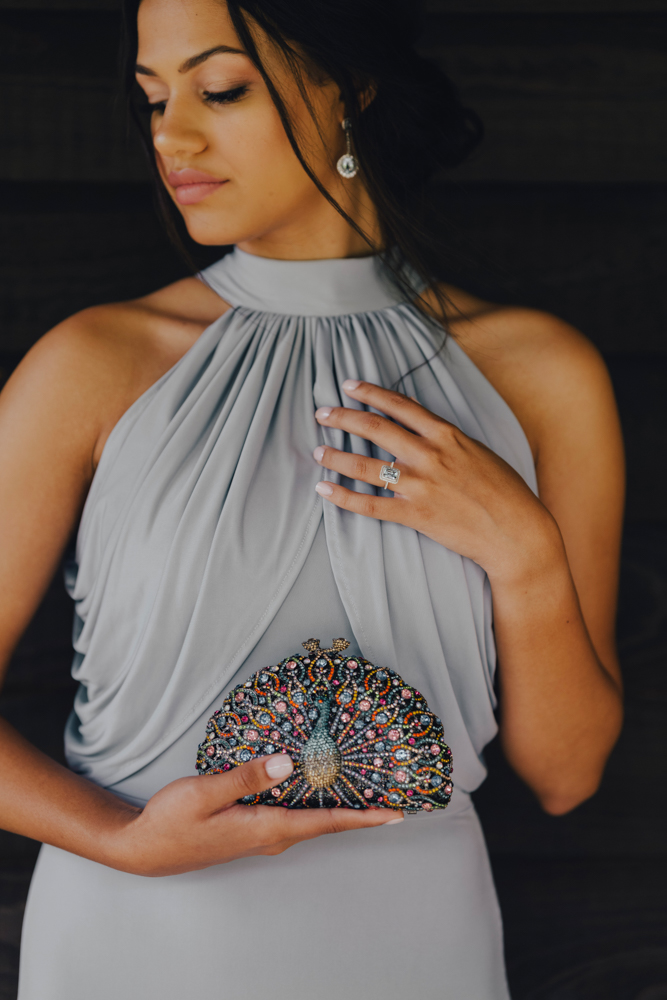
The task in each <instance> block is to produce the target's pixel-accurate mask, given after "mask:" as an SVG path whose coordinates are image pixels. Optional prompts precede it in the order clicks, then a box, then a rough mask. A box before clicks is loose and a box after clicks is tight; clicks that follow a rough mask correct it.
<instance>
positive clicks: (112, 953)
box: [19, 249, 536, 1000]
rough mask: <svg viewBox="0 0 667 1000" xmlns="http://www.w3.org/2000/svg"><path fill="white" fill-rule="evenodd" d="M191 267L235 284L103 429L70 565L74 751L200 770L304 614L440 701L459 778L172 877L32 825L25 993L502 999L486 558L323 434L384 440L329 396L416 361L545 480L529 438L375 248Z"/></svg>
mask: <svg viewBox="0 0 667 1000" xmlns="http://www.w3.org/2000/svg"><path fill="white" fill-rule="evenodd" d="M202 278H203V280H205V281H206V282H207V284H208V285H209V286H210V287H211V288H213V289H214V290H215V291H216V292H217V293H218V294H219V295H220V296H221V297H222V298H223V299H224V300H225V301H226V302H227V303H229V304H230V305H231V308H230V309H229V310H228V311H227V312H225V313H224V315H222V316H221V317H220V319H218V320H217V321H216V322H214V323H213V324H211V326H209V327H208V328H207V329H206V330H205V331H204V332H203V333H202V334H201V336H200V337H199V338H198V340H197V341H196V343H195V344H194V345H193V346H192V347H191V349H190V350H189V351H188V352H187V353H186V354H185V355H184V356H183V357H182V358H181V360H180V361H179V362H178V363H177V364H176V365H174V367H173V368H171V369H170V370H169V371H168V372H167V373H166V374H165V375H164V376H163V377H162V378H161V379H159V380H158V381H157V382H156V383H155V384H154V385H153V386H152V387H151V388H150V389H148V391H147V392H145V393H144V394H143V395H142V396H141V397H140V398H139V399H138V400H137V401H136V402H135V403H134V404H133V405H132V406H131V407H130V408H129V410H128V411H127V412H126V413H125V414H124V416H123V417H122V418H121V420H120V421H119V422H118V424H117V425H116V426H115V428H114V429H113V431H112V433H111V435H110V437H109V439H108V441H107V444H106V446H105V449H104V452H103V455H102V458H101V461H100V464H99V467H98V469H97V472H96V475H95V478H94V480H93V483H92V486H91V489H90V493H89V496H88V499H87V502H86V506H85V509H84V512H83V515H82V519H81V524H80V529H79V534H78V539H77V547H76V558H75V559H73V560H72V562H71V564H70V565H69V566H68V568H67V574H66V582H67V586H68V589H69V592H70V594H71V596H72V598H73V600H74V602H75V628H74V648H75V656H74V663H73V668H72V670H73V676H74V677H75V678H76V679H77V680H78V681H79V685H80V686H79V690H78V693H77V696H76V700H75V705H74V710H73V712H72V715H71V717H70V720H69V723H68V726H67V731H66V734H65V746H66V753H67V758H68V760H69V763H70V766H71V767H72V768H73V769H74V770H76V771H78V772H79V773H81V774H83V775H86V776H87V777H88V778H90V779H91V780H92V781H95V782H97V783H98V784H100V785H102V786H104V787H106V788H109V789H111V790H112V791H114V792H115V793H116V794H118V795H120V796H122V797H124V798H125V799H127V800H128V801H131V802H134V803H138V804H143V803H145V802H146V801H147V800H148V799H149V798H150V796H151V795H153V794H154V793H155V792H156V791H157V790H158V789H160V788H162V787H163V786H164V785H165V784H167V783H168V782H169V781H172V780H174V779H176V778H179V777H183V776H188V775H194V774H195V756H196V748H197V745H198V744H199V743H200V742H201V740H202V739H203V737H204V727H205V724H206V720H207V719H208V718H209V716H210V715H211V714H212V712H213V710H214V709H216V708H217V707H219V706H220V704H221V703H222V700H223V698H224V696H225V695H226V693H227V692H228V691H229V690H230V689H231V688H232V687H234V686H235V685H236V684H238V683H241V682H242V681H244V680H246V679H247V678H248V677H249V676H250V675H251V674H252V673H254V672H255V671H256V670H259V669H260V668H262V667H264V666H267V665H269V664H275V663H278V662H280V660H281V659H283V658H284V657H286V656H288V655H289V654H292V653H297V652H299V651H300V649H301V643H302V642H303V641H304V640H306V639H308V638H310V637H311V636H315V637H317V638H320V639H321V641H322V645H323V646H325V645H328V644H329V643H330V642H331V640H332V638H334V637H338V636H344V637H346V638H347V639H348V640H350V643H351V646H350V650H349V651H348V652H351V653H353V654H357V655H363V656H365V657H366V658H367V659H369V660H371V661H372V662H374V663H378V664H382V665H384V666H388V667H390V668H392V669H394V670H396V671H398V673H399V674H401V676H403V677H404V678H405V680H406V681H407V682H408V683H409V684H411V685H412V686H414V687H416V688H418V689H419V690H420V691H421V692H423V694H424V695H425V697H426V699H427V701H428V704H429V706H430V707H431V708H432V709H433V711H434V712H436V713H437V714H438V715H439V716H440V717H441V718H442V721H443V725H444V730H445V738H446V740H447V742H448V744H449V745H450V747H451V749H452V752H453V761H454V772H453V777H454V785H455V788H454V795H453V797H452V802H451V804H450V805H449V806H448V808H447V809H446V810H444V811H442V812H437V813H431V814H419V815H416V816H410V817H408V818H407V819H406V820H405V822H404V823H402V824H399V825H397V826H392V827H383V828H380V829H376V830H360V831H354V832H351V833H344V834H336V835H333V836H328V837H322V838H319V839H317V840H314V841H309V842H305V843H302V844H299V845H297V846H295V847H294V848H291V849H290V850H289V851H287V852H286V853H285V854H282V855H280V856H278V857H253V858H247V859H243V860H239V861H235V862H232V863H230V864H227V865H220V866H216V867H212V868H208V869H205V870H204V871H199V872H192V873H188V874H184V875H177V876H170V877H167V878H157V879H147V878H141V877H138V876H133V875H129V874H126V873H123V872H118V871H114V870H112V869H109V868H106V867H105V866H103V865H99V864H97V863H95V862H92V861H88V860H86V859H83V858H79V857H77V856H75V855H72V854H69V853H68V852H66V851H62V850H59V849H58V848H54V847H50V846H44V847H43V848H42V850H41V852H40V857H39V861H38V864H37V868H36V870H35V875H34V877H33V882H32V885H31V890H30V896H29V900H28V907H27V911H26V918H25V922H24V931H23V944H22V958H21V976H20V987H19V1000H90V998H91V997H94V998H95V1000H118V997H120V996H123V997H124V998H125V1000H148V998H151V1000H152V998H154V997H155V998H158V997H159V998H160V1000H190V998H192V997H203V996H207V995H213V993H212V991H213V992H214V995H215V996H217V997H219V998H220V1000H254V998H256V997H257V996H268V997H271V998H272V1000H287V998H288V997H289V998H290V1000H295V998H296V1000H311V998H313V997H317V1000H342V998H343V997H345V998H346V1000H362V998H363V1000H393V998H398V997H403V996H404V995H406V993H408V992H409V994H410V995H414V996H416V997H419V998H420V1000H436V998H437V1000H473V998H474V1000H508V997H509V994H508V991H507V985H506V979H505V972H504V965H503V956H502V928H501V922H500V915H499V911H498V905H497V901H496V896H495V891H494V887H493V882H492V878H491V873H490V869H489V863H488V857H487V854H486V849H485V845H484V841H483V836H482V833H481V830H480V827H479V822H478V820H477V816H476V814H475V811H474V808H473V806H472V803H471V800H470V792H472V791H474V789H475V788H476V787H478V785H479V784H480V783H481V781H482V780H483V779H484V775H485V769H484V762H483V748H484V746H485V744H486V743H487V742H488V741H489V740H490V739H491V738H492V737H493V735H494V733H495V731H496V723H495V717H494V708H495V696H494V688H493V681H494V670H495V647H494V640H493V629H492V606H491V595H490V588H489V585H488V580H487V579H486V576H485V574H484V572H483V571H482V570H481V569H480V567H479V566H477V565H476V564H474V563H472V562H470V561H469V560H467V559H464V558H462V557H461V556H459V555H458V554H456V553H454V552H451V551H449V550H448V549H445V548H443V547H442V546H440V545H438V544H437V543H435V542H433V541H431V540H430V539H428V538H426V537H425V536H423V535H420V534H418V533H417V532H415V531H413V530H412V529H409V528H406V527H405V526H402V525H396V524H391V523H387V522H380V521H377V520H374V519H369V518H363V517H361V516H359V515H355V514H351V513H349V512H345V511H341V510H339V509H338V508H336V507H335V506H334V505H332V504H329V503H326V502H323V501H322V500H321V499H320V498H319V497H318V495H317V494H316V493H315V490H314V487H315V484H316V483H317V482H318V480H319V479H321V478H322V472H323V470H322V469H321V468H320V467H319V466H318V465H317V463H316V462H315V461H314V459H313V458H312V451H313V449H314V448H315V447H316V446H317V445H318V444H320V443H326V444H329V445H332V446H334V447H337V448H344V449H346V450H348V451H353V452H357V453H361V454H370V455H373V456H375V457H378V458H382V459H386V460H390V459H391V458H393V456H388V455H387V454H386V453H384V452H382V451H380V450H378V449H377V448H376V447H375V446H374V445H371V444H370V443H369V442H367V441H365V440H362V439H359V438H356V437H353V436H349V435H346V434H343V433H342V432H340V431H336V430H332V429H329V428H326V429H323V428H321V427H319V426H318V425H317V423H316V421H315V420H314V411H315V409H316V408H317V407H319V406H323V405H345V406H349V407H356V406H358V405H359V404H357V403H355V402H354V401H352V400H350V399H349V398H348V397H346V396H345V395H344V394H343V393H342V391H341V389H340V385H341V383H342V381H343V380H344V379H346V378H361V379H364V380H367V381H371V382H375V383H377V384H380V385H383V386H387V387H391V386H392V385H394V384H395V383H396V381H397V380H398V379H399V378H400V377H401V376H402V375H405V373H407V372H410V374H408V375H406V376H405V379H404V382H403V386H404V391H405V392H406V393H407V394H408V395H412V396H415V397H416V398H417V399H418V400H419V401H420V402H421V403H422V404H423V405H424V406H426V407H428V408H429V409H430V410H432V411H433V412H435V413H437V414H439V415H441V416H442V417H444V418H446V419H447V420H450V421H452V422H453V423H455V424H457V425H458V426H459V427H461V429H462V430H463V431H464V432H465V433H466V434H468V435H470V436H471V437H473V438H476V439H477V440H480V441H482V442H484V443H485V444H486V445H487V446H488V447H489V448H491V449H492V450H493V451H495V452H496V453H497V454H499V455H501V456H502V457H503V458H504V459H505V460H506V461H507V462H508V463H509V464H510V465H511V466H513V468H515V469H516V470H517V472H518V473H519V474H520V475H522V476H523V478H524V479H525V481H526V482H527V483H528V484H529V485H530V486H531V488H533V489H536V481H535V470H534V465H533V461H532V456H531V453H530V448H529V446H528V442H527V440H526V437H525V435H524V433H523V431H522V429H521V427H520V425H519V423H518V421H517V420H516V418H515V417H514V415H513V414H512V412H511V411H510V410H509V408H508V407H507V405H506V403H505V402H504V401H503V400H502V398H501V397H500V396H499V394H498V393H497V392H496V391H495V389H493V387H492V386H491V385H490V384H489V382H488V381H487V380H486V379H485V378H484V376H483V375H482V374H481V372H480V371H479V370H478V369H477V368H476V367H475V366H474V364H473V363H472V362H471V361H470V359H469V358H468V357H467V356H466V355H465V353H464V352H463V351H462V350H461V349H460V348H459V347H458V345H457V344H456V342H455V341H454V340H453V339H452V338H449V339H448V341H447V343H446V345H445V347H444V349H443V350H441V351H440V352H438V353H437V354H436V355H435V356H434V351H435V350H436V348H437V346H438V344H437V342H436V339H435V337H434V332H433V330H432V329H431V327H430V326H429V324H428V323H427V322H426V321H425V319H424V318H423V316H422V315H421V314H420V313H419V312H418V310H417V309H416V308H415V307H414V306H413V305H412V304H410V303H409V302H405V301H403V300H402V299H401V295H400V293H399V292H398V291H397V290H396V288H395V286H394V285H393V283H392V281H391V278H390V276H389V275H388V273H387V272H386V270H385V268H384V267H383V265H382V263H381V261H380V260H379V258H375V257H368V258H358V259H340V260H338V259H337V260H320V261H278V260H268V259H265V258H259V257H255V256H252V255H249V254H247V253H244V252H242V251H240V250H239V249H236V250H234V251H233V252H232V253H230V254H228V255H227V256H226V257H224V258H223V259H222V260H220V261H218V262H217V263H216V264H214V265H213V266H212V267H210V268H208V269H207V270H206V271H205V272H203V274H202ZM324 478H328V479H332V480H337V479H338V477H337V475H336V474H334V473H326V474H325V476H324ZM379 486H380V484H379V483H378V487H379ZM354 488H355V489H358V490H363V491H365V492H369V493H372V492H375V490H376V487H374V486H368V485H366V484H361V483H355V484H354ZM197 780H202V779H197ZM203 780H205V779H203Z"/></svg>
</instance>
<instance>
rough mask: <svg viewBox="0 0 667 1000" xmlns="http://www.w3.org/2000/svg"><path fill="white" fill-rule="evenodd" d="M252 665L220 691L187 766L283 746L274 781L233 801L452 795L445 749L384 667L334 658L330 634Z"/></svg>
mask: <svg viewBox="0 0 667 1000" xmlns="http://www.w3.org/2000/svg"><path fill="white" fill-rule="evenodd" d="M303 645H304V647H305V649H306V650H307V654H306V655H305V656H304V655H297V656H290V657H287V658H286V659H285V660H283V661H282V662H281V663H280V664H279V665H278V666H277V667H266V668H265V669H264V670H259V671H258V672H257V673H256V674H254V675H253V677H251V678H250V680H248V681H246V682H245V684H240V685H239V686H238V687H235V688H234V690H233V691H231V692H230V694H229V695H228V696H227V697H226V698H225V701H224V704H223V706H222V708H220V709H218V711H217V712H215V713H214V714H213V717H212V718H211V719H210V720H209V722H208V724H207V726H206V739H205V740H204V742H203V743H202V744H201V745H200V746H199V750H198V753H197V770H198V771H199V772H200V774H219V773H221V772H223V771H229V770H231V768H232V767H238V766H239V765H241V764H244V763H246V762H247V761H249V760H252V759H253V757H262V756H264V755H266V754H273V753H288V754H289V755H290V757H291V758H292V760H293V761H294V771H293V772H292V774H291V775H290V777H289V778H288V779H287V780H286V781H284V782H283V783H282V784H281V785H278V786H277V787H275V788H270V789H268V790H267V791H265V792H261V793H260V794H258V795H246V796H245V797H244V798H243V799H242V801H243V802H246V803H250V804H252V805H259V804H263V805H276V806H287V808H289V809H308V808H322V807H329V808H331V807H333V808H342V807H347V808H352V809H368V808H370V807H371V806H376V807H378V806H379V807H382V808H388V809H404V810H405V811H406V812H418V811H420V810H424V811H426V812H431V811H432V810H433V809H444V808H445V807H446V806H447V805H448V803H449V800H450V798H451V796H452V781H451V774H452V752H451V750H450V749H449V747H448V746H447V744H446V743H445V740H444V732H443V728H442V723H441V721H440V719H438V718H437V717H436V716H435V715H434V714H433V713H432V712H431V711H430V709H429V707H428V705H427V704H426V700H425V698H424V696H423V695H421V694H420V693H419V691H415V689H414V688H412V687H410V685H409V684H406V683H405V681H403V679H402V678H401V677H399V675H398V674H397V673H395V672H394V671H393V670H389V669H387V668H385V667H378V666H373V664H371V663H369V662H368V660H364V659H362V658H361V657H359V656H342V655H341V654H342V653H343V650H345V649H347V647H348V646H349V642H347V641H346V640H345V639H335V640H334V643H333V646H332V647H331V649H320V644H319V640H318V639H309V640H308V641H307V642H304V643H303Z"/></svg>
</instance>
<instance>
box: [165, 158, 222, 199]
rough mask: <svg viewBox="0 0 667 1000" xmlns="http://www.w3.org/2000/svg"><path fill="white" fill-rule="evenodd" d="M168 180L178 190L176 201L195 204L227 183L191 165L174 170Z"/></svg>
mask: <svg viewBox="0 0 667 1000" xmlns="http://www.w3.org/2000/svg"><path fill="white" fill-rule="evenodd" d="M167 180H168V181H169V184H170V186H171V187H172V188H174V190H175V192H176V201H177V202H178V203H179V205H194V204H195V202H198V201H201V200H202V198H206V197H207V196H208V195H209V194H212V193H213V192H214V191H217V190H218V188H219V187H222V185H223V184H226V183H227V182H226V181H221V180H218V178H217V177H213V176H212V175H211V174H207V173H204V171H203V170H193V169H192V168H191V167H186V168H185V169H184V170H172V171H171V173H170V174H169V176H168V178H167Z"/></svg>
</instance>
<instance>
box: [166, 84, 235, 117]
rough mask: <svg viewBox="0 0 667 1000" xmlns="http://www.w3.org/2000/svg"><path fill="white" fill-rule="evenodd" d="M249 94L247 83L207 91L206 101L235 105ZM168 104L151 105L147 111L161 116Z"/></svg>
mask: <svg viewBox="0 0 667 1000" xmlns="http://www.w3.org/2000/svg"><path fill="white" fill-rule="evenodd" d="M247 92H248V87H247V85H246V84H245V83H244V84H242V85H241V86H240V87H233V88H232V89H231V90H219V91H211V90H205V91H204V100H205V101H206V103H207V104H235V103H236V102H237V101H240V100H241V98H242V97H245V95H246V94H247ZM166 103H167V102H166V101H156V103H155V104H149V105H148V108H147V110H148V111H149V112H153V111H158V112H159V113H160V114H164V109H165V105H166Z"/></svg>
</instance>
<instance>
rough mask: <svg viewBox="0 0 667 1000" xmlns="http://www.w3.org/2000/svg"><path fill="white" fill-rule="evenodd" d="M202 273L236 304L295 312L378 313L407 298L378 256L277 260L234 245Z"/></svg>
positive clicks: (265, 309)
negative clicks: (230, 250) (225, 254)
mask: <svg viewBox="0 0 667 1000" xmlns="http://www.w3.org/2000/svg"><path fill="white" fill-rule="evenodd" d="M202 277H203V278H204V280H205V281H206V282H207V284H209V285H210V286H211V287H212V288H213V289H214V290H215V291H216V292H217V293H218V294H219V295H220V296H221V297H222V298H224V299H225V301H227V302H229V304H230V305H232V306H244V307H246V308H248V309H256V310H259V311H261V312H272V313H282V314H285V315H291V316H343V315H347V314H350V313H361V312H375V311H377V310H378V309H387V308H389V307H390V306H395V305H398V303H400V302H404V301H405V296H404V295H402V293H401V292H400V291H399V290H398V289H397V288H396V286H395V284H394V283H393V282H392V280H391V273H390V271H389V269H388V268H387V267H386V265H385V264H383V263H382V261H381V259H380V257H379V256H373V257H345V258H335V259H328V260H275V259H273V258H269V257H256V256H254V254H249V253H246V252H245V251H243V250H240V249H239V248H238V247H236V248H235V249H234V250H233V251H232V253H230V254H227V256H226V257H223V258H222V260H219V261H217V262H216V263H215V264H213V265H212V266H211V267H207V268H206V270H205V271H203V272H202Z"/></svg>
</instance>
